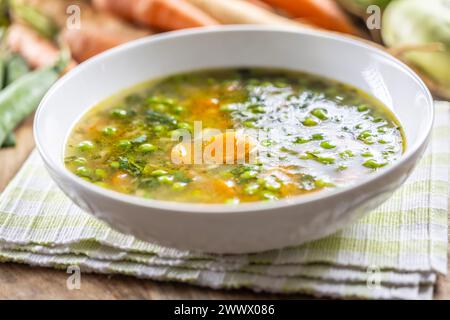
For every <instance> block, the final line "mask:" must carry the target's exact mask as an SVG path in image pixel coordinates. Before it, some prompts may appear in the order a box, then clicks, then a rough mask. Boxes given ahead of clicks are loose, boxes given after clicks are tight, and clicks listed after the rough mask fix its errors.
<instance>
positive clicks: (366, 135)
mask: <svg viewBox="0 0 450 320" xmlns="http://www.w3.org/2000/svg"><path fill="white" fill-rule="evenodd" d="M371 136H372V133H371V132H370V131H369V130H366V131H363V132H361V133H360V134H359V136H358V139H359V140H365V139H367V138H370V137H371Z"/></svg>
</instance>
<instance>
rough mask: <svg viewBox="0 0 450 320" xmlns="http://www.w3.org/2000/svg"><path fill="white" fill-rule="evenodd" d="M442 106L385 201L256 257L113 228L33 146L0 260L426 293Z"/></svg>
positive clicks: (224, 281)
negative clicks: (173, 244)
mask: <svg viewBox="0 0 450 320" xmlns="http://www.w3.org/2000/svg"><path fill="white" fill-rule="evenodd" d="M449 109H450V104H449V103H442V102H440V103H436V110H437V116H436V123H435V127H434V132H433V139H432V143H431V146H430V148H429V149H428V151H427V153H426V154H425V156H424V158H423V159H422V161H421V162H420V165H419V167H418V168H417V169H416V170H415V172H414V173H413V175H412V177H411V178H410V179H409V180H408V181H407V182H406V184H405V185H404V186H403V187H402V188H401V189H400V190H399V191H397V192H396V193H394V194H393V196H392V198H391V199H390V200H389V201H388V202H386V203H385V204H384V205H382V206H381V207H380V208H378V209H377V210H375V211H373V212H371V213H370V214H368V215H367V216H366V217H365V218H363V219H362V220H360V221H358V222H357V223H355V224H353V225H351V226H349V227H347V228H346V229H344V230H342V231H339V232H337V233H336V234H334V235H333V236H330V237H328V238H324V239H322V240H318V241H314V242H311V243H308V244H305V245H301V246H298V247H292V248H287V249H282V250H276V251H270V252H265V253H258V254H248V255H227V256H217V255H210V254H202V253H194V252H188V251H180V250H176V249H173V248H164V247H161V246H158V245H155V244H151V243H145V242H142V241H139V240H136V239H135V238H133V237H132V236H127V235H123V234H120V233H118V232H116V231H114V230H112V229H111V228H109V227H108V226H107V225H106V224H105V223H103V222H101V221H99V220H96V219H95V218H94V217H92V216H91V215H89V214H86V213H84V212H83V211H82V210H81V209H79V208H78V207H76V206H75V205H74V204H73V203H72V202H71V201H70V200H69V199H68V198H66V197H65V196H64V194H63V193H62V192H61V191H60V190H59V189H58V188H57V187H56V185H55V184H54V183H53V182H52V180H51V179H50V177H49V176H48V175H47V173H46V171H45V169H44V167H43V164H42V162H41V160H40V158H39V156H38V155H37V153H36V152H33V154H32V155H31V156H30V158H29V159H28V160H27V162H26V163H25V165H24V166H23V168H22V169H21V170H20V172H19V173H18V174H17V176H16V177H15V178H14V180H13V181H12V182H11V183H10V185H9V186H8V187H7V188H6V190H5V191H4V192H3V194H2V195H1V197H0V259H2V260H3V261H16V262H21V263H27V264H32V265H40V266H50V267H55V268H66V267H67V266H69V265H79V266H81V267H82V270H85V271H89V272H99V273H120V274H127V275H132V276H136V277H142V278H150V279H155V280H164V281H166V280H167V281H168V280H170V281H180V282H187V283H192V284H196V285H201V286H207V287H212V288H227V289H231V288H249V289H252V290H255V291H269V292H276V293H307V294H313V295H321V296H333V297H361V298H387V299H390V298H406V299H416V298H431V297H432V295H433V285H434V284H435V282H436V278H437V274H438V273H446V271H447V210H448V196H449V192H448V191H449V165H450V162H449V151H450V150H449V147H450V143H449V140H450V132H449V131H450V119H449V116H450V113H449V112H450V110H449Z"/></svg>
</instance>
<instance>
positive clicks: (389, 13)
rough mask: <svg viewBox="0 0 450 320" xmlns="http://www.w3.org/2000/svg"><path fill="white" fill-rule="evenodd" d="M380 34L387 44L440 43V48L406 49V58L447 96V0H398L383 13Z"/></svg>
mask: <svg viewBox="0 0 450 320" xmlns="http://www.w3.org/2000/svg"><path fill="white" fill-rule="evenodd" d="M382 36H383V40H384V42H385V43H386V44H387V45H388V46H389V47H396V48H398V47H402V46H411V45H413V46H414V45H417V46H418V47H419V46H421V45H422V46H423V45H427V44H433V43H440V44H441V45H442V46H441V47H442V50H441V51H434V52H424V51H420V50H414V48H412V49H410V50H408V51H407V52H405V53H404V54H403V56H402V58H404V60H405V61H407V62H408V63H410V64H412V65H413V66H415V67H416V68H417V69H418V70H419V71H420V73H422V74H423V75H424V76H425V77H426V78H427V79H429V80H431V82H432V84H433V85H432V86H430V87H431V88H432V89H433V88H437V89H436V92H437V93H438V94H441V93H442V94H441V95H443V96H447V97H450V0H427V1H423V0H397V1H394V2H392V3H391V4H390V5H389V6H388V7H387V8H386V10H385V12H384V15H383V24H382Z"/></svg>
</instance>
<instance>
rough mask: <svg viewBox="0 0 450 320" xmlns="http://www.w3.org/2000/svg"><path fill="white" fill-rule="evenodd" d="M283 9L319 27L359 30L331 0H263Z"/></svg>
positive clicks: (337, 29) (344, 31)
mask: <svg viewBox="0 0 450 320" xmlns="http://www.w3.org/2000/svg"><path fill="white" fill-rule="evenodd" d="M263 1H264V2H266V3H268V4H270V5H271V6H273V7H275V8H279V9H281V10H284V11H285V12H286V13H287V14H289V15H291V16H292V17H294V18H302V19H305V20H306V21H309V22H311V23H313V24H315V25H317V26H319V27H322V28H325V29H329V30H334V31H339V32H343V33H349V34H354V35H357V34H359V32H358V31H357V29H356V27H355V26H354V25H353V24H352V22H351V21H350V19H349V18H348V17H347V15H346V14H345V12H344V11H343V10H342V9H341V8H340V7H339V5H338V4H336V3H335V2H334V1H333V0H263Z"/></svg>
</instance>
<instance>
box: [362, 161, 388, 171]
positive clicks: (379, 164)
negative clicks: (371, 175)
mask: <svg viewBox="0 0 450 320" xmlns="http://www.w3.org/2000/svg"><path fill="white" fill-rule="evenodd" d="M386 164H387V163H386V162H378V161H376V160H375V159H370V160H367V161H366V162H364V163H363V166H364V167H367V168H370V169H378V168H381V167H384V166H385V165H386Z"/></svg>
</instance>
